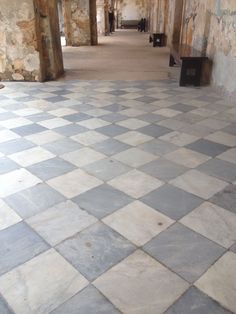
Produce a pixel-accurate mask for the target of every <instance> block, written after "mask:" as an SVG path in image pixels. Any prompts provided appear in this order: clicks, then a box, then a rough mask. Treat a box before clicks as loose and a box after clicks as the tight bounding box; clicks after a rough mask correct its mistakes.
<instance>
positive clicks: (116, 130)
mask: <svg viewBox="0 0 236 314" xmlns="http://www.w3.org/2000/svg"><path fill="white" fill-rule="evenodd" d="M97 131H98V132H100V133H102V134H104V135H106V136H109V137H115V136H118V135H121V134H123V133H125V132H127V131H129V129H127V128H124V127H122V126H119V125H116V124H110V125H107V126H104V127H102V128H98V129H97Z"/></svg>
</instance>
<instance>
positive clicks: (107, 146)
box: [92, 138, 132, 156]
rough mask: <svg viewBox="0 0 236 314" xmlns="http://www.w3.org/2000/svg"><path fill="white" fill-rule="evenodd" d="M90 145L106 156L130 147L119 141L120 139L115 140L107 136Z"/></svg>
mask: <svg viewBox="0 0 236 314" xmlns="http://www.w3.org/2000/svg"><path fill="white" fill-rule="evenodd" d="M92 146H93V148H94V149H95V150H96V151H98V152H100V153H103V154H105V155H107V156H112V155H115V154H118V153H120V152H122V151H125V150H126V149H128V148H131V147H132V146H130V145H127V144H125V143H121V142H120V141H117V140H115V139H112V138H109V139H107V140H105V141H102V142H99V143H96V144H94V145H92Z"/></svg>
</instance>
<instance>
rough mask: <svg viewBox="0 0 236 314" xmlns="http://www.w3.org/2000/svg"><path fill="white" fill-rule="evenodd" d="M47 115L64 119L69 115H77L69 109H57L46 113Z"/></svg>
mask: <svg viewBox="0 0 236 314" xmlns="http://www.w3.org/2000/svg"><path fill="white" fill-rule="evenodd" d="M48 113H49V114H51V115H53V116H56V117H64V116H67V115H69V114H74V113H77V111H76V110H73V109H71V108H58V109H55V110H51V111H48Z"/></svg>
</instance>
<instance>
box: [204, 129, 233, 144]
mask: <svg viewBox="0 0 236 314" xmlns="http://www.w3.org/2000/svg"><path fill="white" fill-rule="evenodd" d="M206 139H208V140H210V141H213V142H216V143H219V144H222V145H226V146H229V147H234V146H236V135H233V134H230V133H226V132H223V131H217V132H215V133H212V134H210V135H208V136H207V137H206Z"/></svg>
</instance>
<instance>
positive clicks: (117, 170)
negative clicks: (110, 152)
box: [83, 158, 131, 181]
mask: <svg viewBox="0 0 236 314" xmlns="http://www.w3.org/2000/svg"><path fill="white" fill-rule="evenodd" d="M83 168H84V169H85V170H86V171H87V172H88V173H89V174H92V175H93V176H95V177H96V178H99V179H100V180H103V181H109V180H111V179H113V178H115V177H117V176H119V175H121V174H123V173H125V172H128V171H130V169H131V168H130V167H128V166H126V165H124V164H122V163H120V162H118V161H116V160H114V159H111V158H106V159H102V160H99V161H96V162H94V163H92V164H89V165H87V166H85V167H83Z"/></svg>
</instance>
